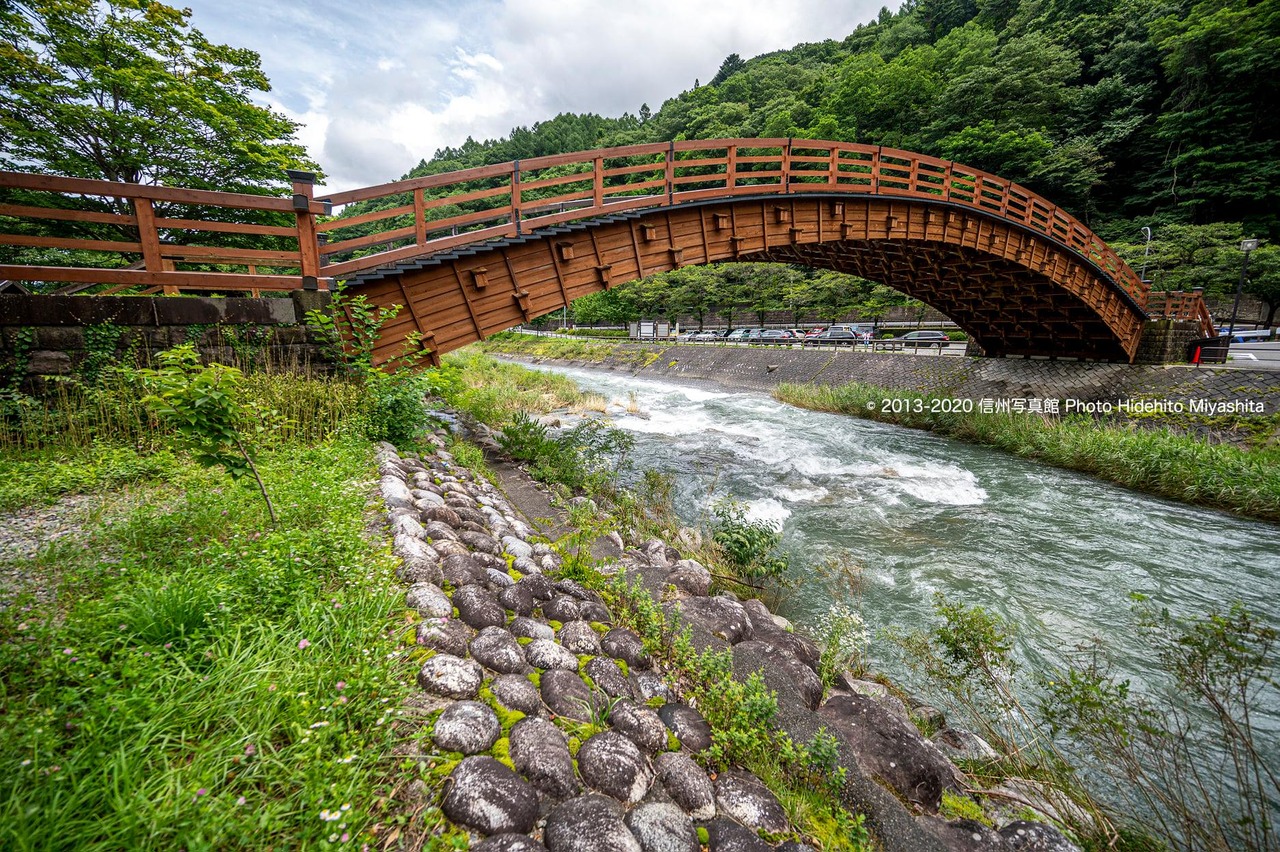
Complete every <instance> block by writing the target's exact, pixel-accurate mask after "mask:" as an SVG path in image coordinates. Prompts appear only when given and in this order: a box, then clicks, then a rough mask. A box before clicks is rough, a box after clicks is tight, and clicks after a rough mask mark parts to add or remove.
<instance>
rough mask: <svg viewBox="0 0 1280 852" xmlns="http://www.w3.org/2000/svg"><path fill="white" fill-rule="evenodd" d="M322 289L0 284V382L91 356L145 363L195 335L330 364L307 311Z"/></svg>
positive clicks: (253, 352) (283, 363)
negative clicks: (271, 291) (253, 294)
mask: <svg viewBox="0 0 1280 852" xmlns="http://www.w3.org/2000/svg"><path fill="white" fill-rule="evenodd" d="M330 299H331V294H330V293H328V292H325V291H306V290H298V291H295V292H293V293H291V294H288V295H286V296H282V297H274V298H248V297H243V298H240V297H235V298H205V297H187V296H182V297H149V296H50V295H22V294H0V387H4V388H14V389H20V390H24V391H27V392H30V393H41V392H42V391H43V389H44V388H45V386H46V385H47V384H48V382H49V381H50V380H51V379H52V380H57V379H58V378H59V377H75V376H79V375H82V374H83V373H84V371H85V370H86V369H94V368H96V367H94V366H91V365H99V366H100V365H103V364H107V363H119V362H122V361H123V362H126V363H131V364H132V363H138V364H145V363H149V362H150V361H151V359H152V357H153V356H154V355H155V354H156V353H157V352H160V351H162V350H165V349H168V348H170V347H173V346H177V345H179V344H182V343H188V342H189V343H194V344H195V345H196V347H197V349H198V350H199V351H200V353H201V355H202V356H203V357H204V358H205V359H207V360H209V361H216V362H218V363H222V364H230V365H234V366H238V367H241V368H244V369H263V368H267V369H274V370H287V371H292V372H301V373H309V372H313V371H314V372H319V373H327V372H331V371H332V369H333V365H332V363H331V361H330V359H329V357H328V356H327V355H326V352H325V349H324V347H323V346H322V345H321V341H320V340H319V339H317V337H316V335H315V333H314V332H313V331H312V330H311V329H310V328H308V327H307V325H306V320H307V317H306V313H307V311H309V310H312V309H321V310H324V309H327V308H328V306H329V303H330Z"/></svg>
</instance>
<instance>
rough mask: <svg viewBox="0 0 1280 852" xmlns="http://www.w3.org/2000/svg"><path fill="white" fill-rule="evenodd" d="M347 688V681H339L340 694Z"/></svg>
mask: <svg viewBox="0 0 1280 852" xmlns="http://www.w3.org/2000/svg"><path fill="white" fill-rule="evenodd" d="M346 688H347V682H346V681H345V680H340V681H338V691H339V692H341V691H342V690H344V689H346Z"/></svg>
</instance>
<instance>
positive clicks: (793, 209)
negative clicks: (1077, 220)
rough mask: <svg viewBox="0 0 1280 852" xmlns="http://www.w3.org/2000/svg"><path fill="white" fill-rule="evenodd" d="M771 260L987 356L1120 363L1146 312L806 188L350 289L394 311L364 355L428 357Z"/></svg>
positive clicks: (888, 204) (467, 256)
mask: <svg viewBox="0 0 1280 852" xmlns="http://www.w3.org/2000/svg"><path fill="white" fill-rule="evenodd" d="M725 261H741V262H756V261H767V262H783V263H799V264H804V265H808V266H814V267H821V268H826V269H833V270H836V271H839V272H847V273H851V274H855V275H859V276H861V277H863V278H867V279H869V280H871V281H879V282H882V283H884V284H887V285H888V286H890V287H894V288H895V289H898V290H901V291H903V292H905V293H907V294H909V295H910V296H912V297H914V298H917V299H919V300H920V301H922V302H925V303H926V304H928V305H930V306H932V307H935V308H937V309H938V310H940V311H942V312H943V313H945V314H947V315H948V316H950V317H952V318H953V319H954V320H955V321H956V322H957V323H958V324H959V325H960V327H961V328H963V329H964V330H965V331H967V332H968V333H969V334H970V335H971V336H972V338H973V340H974V342H975V343H976V344H977V345H978V346H980V347H981V348H982V350H983V351H984V352H985V353H987V354H988V355H1047V356H1054V357H1073V358H1087V359H1096V360H1110V361H1117V360H1118V361H1129V360H1131V358H1132V356H1133V353H1134V351H1135V350H1136V347H1137V344H1138V341H1139V339H1140V337H1141V333H1142V326H1143V322H1144V321H1145V319H1146V314H1145V313H1144V312H1143V310H1142V309H1141V308H1140V307H1139V306H1138V305H1137V303H1136V301H1135V299H1134V298H1133V296H1131V295H1130V294H1129V293H1127V292H1126V291H1125V290H1123V289H1122V288H1120V287H1119V286H1117V285H1116V284H1115V283H1114V281H1112V280H1111V279H1110V278H1109V277H1108V276H1106V275H1104V274H1103V273H1102V271H1101V270H1100V269H1099V268H1098V267H1097V266H1096V265H1095V264H1093V263H1090V262H1088V261H1086V260H1084V259H1083V258H1081V257H1080V256H1079V255H1078V254H1076V253H1074V252H1072V251H1070V250H1069V249H1067V248H1066V247H1065V246H1062V245H1059V244H1057V243H1055V242H1054V241H1052V240H1049V239H1046V238H1045V237H1044V236H1042V235H1039V234H1036V233H1035V232H1032V231H1030V230H1029V229H1026V228H1024V227H1019V226H1018V225H1017V224H1015V223H1013V222H1010V221H1008V220H1005V219H1001V218H1000V217H998V216H992V215H990V214H987V213H983V212H980V211H977V210H966V209H964V208H962V207H959V206H956V205H950V204H946V203H944V202H938V201H933V200H924V199H894V198H875V197H862V198H849V197H847V196H842V195H836V194H830V195H827V194H805V195H799V194H797V195H787V196H781V197H779V196H761V197H745V198H736V199H730V200H725V201H702V202H697V203H689V204H685V205H681V206H678V207H671V208H664V209H659V210H653V211H645V212H630V213H626V214H619V215H616V216H611V217H603V218H600V219H595V220H589V221H586V222H578V223H574V224H571V225H567V226H560V227H556V228H550V229H546V230H543V231H535V232H534V233H531V234H528V235H525V236H522V237H519V238H515V239H505V240H500V241H497V242H494V243H491V244H488V245H479V246H475V247H472V248H469V249H467V250H465V251H451V252H447V253H444V254H442V255H439V256H436V257H432V258H427V259H425V260H422V261H417V262H415V263H414V264H412V265H413V266H415V267H417V268H412V269H410V268H404V267H393V268H390V269H386V270H379V271H376V272H373V273H370V274H366V275H363V276H360V277H359V278H358V279H356V280H355V281H352V282H351V283H352V284H353V285H355V286H356V288H357V292H359V293H361V294H363V295H365V296H367V297H368V298H369V299H370V300H371V301H372V302H374V303H376V304H379V305H384V306H390V305H397V304H398V305H401V306H403V308H404V310H402V311H401V312H400V314H399V315H398V316H397V317H396V319H395V320H394V321H393V322H391V323H390V324H388V325H387V326H386V327H384V329H383V336H382V340H381V342H380V344H379V346H378V348H377V350H376V352H375V357H376V358H377V360H379V361H382V360H387V359H389V358H393V357H395V356H396V355H398V354H400V352H401V349H402V346H403V343H404V341H405V340H406V338H407V337H409V336H410V335H411V334H413V333H415V332H417V333H419V334H421V335H422V336H423V338H424V340H425V344H426V346H427V348H429V349H430V351H431V353H432V355H433V357H438V355H439V354H441V353H444V352H448V351H451V350H453V349H457V348H460V347H462V346H465V345H467V344H468V343H472V342H474V341H477V340H481V339H483V338H485V337H487V336H489V335H491V334H493V333H495V332H498V331H501V330H503V329H506V328H510V327H511V326H513V325H516V324H518V323H521V322H527V321H529V320H531V319H534V318H536V317H539V316H542V315H544V314H547V313H550V312H552V311H554V310H558V309H559V308H561V307H563V306H564V305H567V304H569V303H571V302H573V301H574V300H575V299H578V298H580V297H582V296H585V295H588V294H589V293H594V292H598V291H600V290H603V289H607V288H610V287H613V286H615V285H617V284H619V283H622V282H624V281H628V280H630V279H633V278H639V277H643V276H645V275H651V274H653V273H656V272H664V271H667V270H671V269H676V268H679V267H681V266H688V265H697V264H705V263H716V262H725Z"/></svg>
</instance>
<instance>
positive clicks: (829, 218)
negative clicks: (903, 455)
mask: <svg viewBox="0 0 1280 852" xmlns="http://www.w3.org/2000/svg"><path fill="white" fill-rule="evenodd" d="M291 176H292V178H293V180H294V184H293V196H292V198H275V197H262V196H255V195H244V194H235V193H221V192H210V191H203V190H190V189H179V188H170V187H154V186H139V185H132V184H120V183H111V182H106V181H90V180H81V179H72V178H59V177H51V176H45V175H30V174H22V173H13V172H3V173H0V190H6V193H5V194H6V196H7V198H8V199H12V198H14V197H17V198H19V199H20V200H23V201H26V202H28V203H20V204H14V203H0V230H4V231H10V232H11V233H0V245H5V244H8V245H14V246H27V247H38V248H44V249H55V250H62V251H72V252H77V254H78V256H80V257H83V256H85V253H86V252H96V253H105V254H107V255H108V256H110V257H114V258H115V261H114V264H113V265H107V264H104V266H102V267H85V266H70V265H68V266H19V265H12V264H10V265H0V280H4V279H10V280H20V281H22V280H25V281H32V280H38V281H53V282H69V285H70V286H68V287H64V288H63V292H74V291H76V290H83V289H86V288H88V287H90V286H94V285H101V284H108V285H111V287H110V290H109V292H111V291H123V290H131V291H132V292H142V293H176V292H179V291H183V290H186V291H193V290H194V291H221V292H226V291H250V292H253V293H259V292H262V291H270V290H292V289H298V288H299V287H301V288H304V289H316V288H322V289H323V288H328V287H331V286H332V285H333V283H334V282H336V281H345V282H346V285H347V287H348V288H349V289H351V290H353V291H355V292H356V293H359V294H363V295H365V296H367V297H368V299H369V300H370V301H371V302H373V303H375V304H377V305H380V306H391V305H399V306H401V308H402V309H401V310H400V311H399V313H398V315H397V316H396V317H395V318H394V319H393V320H392V321H390V322H389V323H388V324H387V325H386V326H384V328H383V329H382V333H381V340H380V342H379V344H378V346H377V350H376V352H375V358H376V359H377V360H378V361H379V362H381V361H385V360H388V359H391V358H394V357H396V356H398V355H400V354H402V352H403V350H404V347H405V346H406V343H410V344H411V345H414V346H420V347H422V348H423V349H425V350H426V351H427V352H428V353H429V354H430V356H431V358H432V359H433V360H438V358H439V355H440V354H443V353H445V352H448V351H451V350H453V349H457V348H459V347H462V346H465V345H466V344H468V343H471V342H474V341H476V340H481V339H483V338H485V337H487V336H489V335H491V334H493V333H495V332H498V331H501V330H503V329H506V328H510V327H511V326H513V325H516V324H518V323H521V322H527V321H529V320H531V319H534V318H536V317H539V316H542V315H544V314H547V313H550V312H552V311H554V310H557V309H559V308H561V307H563V306H566V305H568V304H569V303H571V302H572V301H573V300H575V299H577V298H579V297H581V296H585V295H587V294H589V293H593V292H597V291H599V290H602V289H608V288H610V287H613V286H615V285H616V284H619V283H622V282H625V281H628V280H631V279H633V278H638V277H642V276H645V275H650V274H653V273H656V272H662V271H666V270H670V269H675V268H678V267H681V266H687V265H692V264H705V263H716V262H723V261H740V262H751V261H771V262H785V263H799V264H805V265H809V266H815V267H822V268H826V269H832V270H836V271H839V272H847V273H851V274H855V275H859V276H861V277H863V278H866V279H869V280H871V281H877V282H882V283H884V284H887V285H888V286H890V287H893V288H895V289H898V290H900V291H902V292H904V293H907V294H908V295H910V296H912V297H914V298H916V299H919V300H920V301H922V302H924V303H926V304H928V305H930V306H932V307H934V308H937V309H938V310H940V311H942V312H943V313H945V314H946V315H948V316H950V317H951V318H952V319H953V320H955V321H956V323H958V324H959V325H960V327H961V328H963V329H964V330H965V331H966V332H968V333H969V334H970V336H971V338H972V340H973V342H974V343H976V344H977V346H978V347H980V348H981V350H982V351H983V352H984V353H986V354H987V355H991V356H1001V355H1024V356H1050V357H1074V358H1085V359H1095V360H1110V361H1116V360H1119V361H1131V360H1132V359H1133V357H1134V355H1135V353H1136V351H1137V348H1138V344H1139V341H1140V339H1141V336H1142V330H1143V326H1144V323H1145V322H1146V321H1147V320H1148V319H1149V318H1173V319H1180V320H1192V321H1198V322H1199V323H1200V324H1201V327H1202V329H1203V333H1204V335H1205V336H1208V335H1210V334H1211V333H1212V322H1211V319H1210V317H1209V315H1208V312H1207V310H1206V309H1205V307H1204V303H1203V301H1202V300H1201V299H1200V297H1199V295H1198V294H1181V293H1178V294H1157V293H1152V292H1151V291H1150V288H1149V286H1148V285H1147V284H1146V283H1145V282H1143V281H1142V280H1141V279H1140V278H1139V277H1138V276H1137V275H1136V274H1135V273H1134V271H1133V270H1132V269H1131V268H1130V267H1129V266H1128V265H1127V264H1126V263H1125V262H1124V261H1123V260H1121V259H1120V258H1119V257H1118V256H1117V255H1116V253H1115V252H1114V251H1113V250H1112V249H1111V248H1110V247H1109V246H1107V245H1106V244H1105V243H1104V242H1102V240H1100V239H1099V238H1098V237H1097V236H1095V235H1094V234H1093V233H1092V232H1091V231H1090V230H1089V229H1088V228H1086V227H1085V226H1084V225H1083V224H1081V223H1080V222H1079V221H1077V220H1076V219H1075V218H1073V217H1072V216H1070V215H1069V214H1067V213H1065V212H1064V211H1062V210H1061V209H1059V208H1058V207H1056V206H1055V205H1053V204H1051V203H1050V202H1048V201H1046V200H1045V199H1043V198H1041V197H1039V196H1037V195H1035V194H1034V193H1032V192H1029V191H1027V190H1026V189H1024V188H1022V187H1020V186H1018V185H1017V184H1014V183H1012V182H1010V181H1007V180H1004V179H1002V178H1000V177H997V176H995V175H992V174H988V173H985V172H982V171H979V170H975V169H970V168H967V167H964V166H961V165H959V164H957V163H952V162H948V161H945V160H939V159H935V158H932V157H926V156H924V155H921V154H915V153H912V152H909V151H901V150H894V149H889V148H883V147H878V146H868V145H856V144H850V143H843V142H823V141H810V140H803V141H802V140H794V139H715V140H690V141H680V142H672V143H665V142H664V143H654V144H646V145H633V146H626V147H620V148H609V149H602V150H595V151H587V152H581V153H573V154H562V155H554V156H548V157H539V158H537V159H532V160H525V161H523V162H521V161H516V162H510V163H503V164H498V165H492V166H482V167H478V168H471V169H465V170H462V171H456V172H448V173H441V174H435V175H429V176H425V177H419V178H413V179H409V180H403V181H397V182H394V183H388V184H383V185H380V186H374V187H369V188H365V189H356V190H351V191H347V192H339V193H334V194H331V195H328V196H324V197H320V198H316V197H314V188H313V186H312V182H313V181H312V177H311V176H310V175H307V174H305V173H291ZM71 196H79V197H80V198H79V199H78V200H77V201H78V203H73V199H71V198H70V197H71ZM357 203H362V206H361V208H358V210H359V212H357V213H356V214H355V215H347V216H340V217H334V216H333V215H332V214H333V210H334V209H335V208H338V207H345V206H347V205H353V204H357ZM49 222H52V223H54V224H55V225H58V226H60V227H62V228H63V231H62V233H63V234H69V235H54V236H50V233H51V231H50V230H49V229H48V228H45V229H43V230H41V229H39V228H36V227H33V226H32V223H36V224H37V225H38V224H41V223H43V224H45V225H48V224H49ZM13 223H16V224H17V225H18V227H16V228H15V227H10V225H11V224H13ZM24 225H25V226H26V227H22V226H24ZM77 229H79V230H77ZM87 229H94V231H93V235H92V236H85V235H84V234H83V233H81V232H82V231H84V230H87ZM104 230H105V231H106V234H107V235H106V236H104V235H103V233H104ZM15 231H16V232H15ZM113 235H119V236H118V238H116V237H115V236H113ZM246 244H249V245H255V246H262V245H267V246H273V247H267V248H262V247H255V248H243V247H239V246H244V245H246ZM130 260H132V262H131V263H129V265H124V264H125V263H126V262H129V261H130Z"/></svg>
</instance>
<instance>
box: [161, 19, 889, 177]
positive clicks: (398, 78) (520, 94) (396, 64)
mask: <svg viewBox="0 0 1280 852" xmlns="http://www.w3.org/2000/svg"><path fill="white" fill-rule="evenodd" d="M882 2H883V0H852V2H850V0H792V2H788V3H777V2H776V0H733V2H725V0H703V2H700V3H690V2H688V0H646V2H644V3H634V2H613V0H608V2H606V0H481V2H462V0H438V2H435V3H421V2H414V0H381V1H380V2H372V3H363V4H361V3H349V2H346V0H314V2H311V3H308V4H305V5H304V4H296V5H295V4H293V3H283V2H279V3H264V2H262V0H185V5H188V6H190V7H191V8H192V9H193V11H194V14H193V16H192V23H193V24H194V26H196V27H197V28H199V29H201V30H203V31H204V32H205V34H206V35H207V36H209V37H210V38H211V39H214V40H216V41H220V42H224V43H227V44H231V45H234V46H237V47H248V48H251V49H253V50H256V51H258V52H259V53H260V54H261V55H262V65H263V69H264V70H265V71H266V73H267V76H268V77H270V78H271V80H272V83H273V85H274V91H273V92H272V93H271V94H270V95H268V96H266V98H265V100H266V101H267V102H269V103H270V104H271V105H272V106H273V107H275V108H276V109H279V110H280V111H282V112H284V113H285V114H287V115H289V116H290V117H291V118H293V119H294V120H296V121H300V122H303V123H304V124H305V125H306V127H305V128H304V129H303V130H302V131H301V132H300V133H299V138H300V140H301V141H302V142H303V143H304V144H305V145H306V146H307V149H308V151H310V152H311V155H312V157H313V158H315V159H316V160H317V161H318V162H319V163H320V164H321V165H322V166H323V168H324V169H325V171H326V173H327V174H328V176H329V178H328V186H329V188H330V189H335V190H336V189H346V188H350V187H353V186H362V185H368V184H374V183H382V182H385V181H388V180H394V179H396V178H398V177H399V176H400V175H402V174H403V173H404V172H406V171H408V170H409V169H410V168H412V167H413V166H414V165H415V164H416V163H417V162H418V161H419V160H421V159H427V158H430V157H431V155H432V154H433V153H434V152H435V151H436V150H438V149H439V148H442V147H446V146H453V145H459V144H461V143H462V142H463V141H465V140H466V138H467V137H468V136H471V137H473V138H476V139H489V138H496V137H499V136H504V135H506V133H507V132H508V131H509V130H510V129H511V128H512V127H515V126H518V125H531V124H533V123H535V122H537V121H540V120H543V119H547V118H551V117H553V116H555V115H556V114H557V113H560V112H596V113H600V114H602V115H609V116H616V115H620V114H621V113H623V112H628V111H629V112H635V111H636V110H637V109H639V107H640V104H641V103H648V104H649V106H650V107H651V108H652V109H654V110H655V111H656V110H657V108H658V107H659V106H660V105H661V103H662V102H663V101H664V100H666V99H667V98H670V97H674V96H675V95H677V94H679V93H680V92H681V91H683V90H685V89H688V88H689V87H691V86H692V85H693V82H694V80H695V79H701V80H702V81H703V82H706V81H707V80H708V79H710V78H711V77H712V76H713V75H714V74H715V72H716V70H717V69H718V68H719V65H720V61H721V60H722V59H723V58H724V57H725V56H727V55H728V54H730V53H738V54H740V55H741V56H742V57H743V58H744V59H746V58H750V57H752V56H755V55H758V54H760V53H764V52H768V51H773V50H780V49H784V48H788V47H791V46H792V45H794V44H797V43H799V42H805V41H821V40H823V39H828V38H833V39H841V38H843V37H844V36H846V35H848V34H849V33H850V32H852V30H853V29H854V27H856V26H857V24H859V23H861V22H864V21H868V20H870V19H871V18H873V17H874V16H875V13H876V11H877V10H878V9H879V7H880V5H882Z"/></svg>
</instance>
